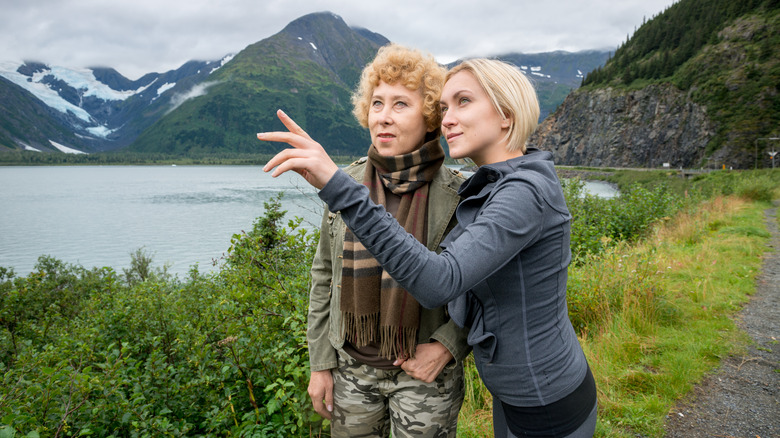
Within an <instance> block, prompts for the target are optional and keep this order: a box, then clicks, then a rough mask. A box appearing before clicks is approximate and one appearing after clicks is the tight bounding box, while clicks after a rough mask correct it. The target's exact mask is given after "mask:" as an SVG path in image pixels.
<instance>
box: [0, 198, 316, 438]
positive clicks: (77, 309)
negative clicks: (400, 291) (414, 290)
mask: <svg viewBox="0 0 780 438" xmlns="http://www.w3.org/2000/svg"><path fill="white" fill-rule="evenodd" d="M265 207H266V214H265V216H263V217H261V218H259V219H258V220H257V221H256V222H255V224H254V227H253V229H252V230H251V231H250V232H248V233H242V234H236V235H234V236H233V238H232V241H231V247H230V249H229V250H228V253H227V256H226V257H225V259H224V261H223V266H221V269H220V270H219V272H218V273H216V274H210V275H208V276H204V275H201V274H199V273H198V272H197V269H196V268H193V270H192V271H191V272H190V274H189V276H188V278H186V279H184V280H180V279H178V278H175V277H171V276H169V275H167V273H166V271H165V268H162V269H161V268H155V267H153V266H151V258H150V257H149V255H148V254H146V253H144V252H142V251H141V250H139V251H137V252H136V253H134V254H133V255H132V257H133V261H134V263H133V264H131V268H130V269H129V270H126V271H125V273H124V274H125V275H124V280H125V281H120V278H119V276H117V274H116V273H115V272H114V271H113V270H111V269H108V268H103V269H96V270H92V271H88V270H85V269H83V268H81V267H79V266H73V265H67V264H64V263H62V262H60V261H58V260H55V259H51V258H46V257H42V258H41V259H40V260H39V263H38V266H37V267H36V270H35V271H34V272H33V273H32V274H30V275H29V276H27V277H24V278H14V275H13V272H11V271H9V270H7V269H6V270H3V271H2V278H0V329H1V331H0V340H1V341H2V342H3V343H2V346H1V347H0V373H2V377H1V380H2V382H0V385H2V388H3V391H2V392H1V393H0V426H2V428H0V434H2V435H9V434H10V435H11V436H14V435H16V436H20V435H23V434H31V436H33V435H35V434H38V435H41V436H72V435H79V436H80V435H92V436H101V437H109V436H193V435H195V436H226V435H229V436H262V437H290V436H311V435H320V434H321V431H322V429H323V428H326V427H327V425H323V421H322V419H321V418H319V417H318V416H316V414H315V413H314V411H313V409H312V407H311V403H310V401H309V400H308V395H307V394H306V387H307V384H308V354H307V349H306V308H307V297H308V288H309V274H308V271H309V266H310V265H311V259H312V257H313V251H314V248H315V247H316V239H317V235H316V233H311V232H308V231H306V230H304V229H303V228H301V227H300V220H299V219H296V220H295V221H289V222H288V223H287V226H286V227H284V226H283V225H282V222H281V221H282V218H283V216H284V213H285V212H283V211H281V210H280V208H281V203H280V201H279V199H278V198H277V199H274V200H272V201H271V202H269V203H267V204H266V205H265Z"/></svg>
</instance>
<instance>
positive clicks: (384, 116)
mask: <svg viewBox="0 0 780 438" xmlns="http://www.w3.org/2000/svg"><path fill="white" fill-rule="evenodd" d="M379 123H381V124H383V125H390V124H392V123H393V117H392V116H391V114H390V111H389V109H388V108H384V109H382V111H381V112H380V113H379Z"/></svg>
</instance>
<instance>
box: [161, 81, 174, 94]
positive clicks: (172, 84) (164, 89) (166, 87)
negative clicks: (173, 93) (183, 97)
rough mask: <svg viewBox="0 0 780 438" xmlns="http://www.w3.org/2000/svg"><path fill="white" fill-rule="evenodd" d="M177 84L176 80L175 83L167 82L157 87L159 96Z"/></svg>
mask: <svg viewBox="0 0 780 438" xmlns="http://www.w3.org/2000/svg"><path fill="white" fill-rule="evenodd" d="M175 85H176V82H174V83H170V82H166V83H164V84H162V85H160V88H158V89H157V95H158V96H159V95H161V94H163V93H165V92H166V91H168V90H170V89H171V88H173V87H174V86H175Z"/></svg>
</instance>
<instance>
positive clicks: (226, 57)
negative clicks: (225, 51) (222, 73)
mask: <svg viewBox="0 0 780 438" xmlns="http://www.w3.org/2000/svg"><path fill="white" fill-rule="evenodd" d="M234 56H236V55H232V54H231V55H227V56H225V57H224V58H222V59H221V60H220V61H219V65H218V66H216V67H214V68H212V69H211V71H210V72H209V74H212V73H214V72H215V71H217V70H219V69H220V67H222V66H223V65H225V64H227V63H228V62H230V60H231V59H233V57H234ZM198 74H200V70H198Z"/></svg>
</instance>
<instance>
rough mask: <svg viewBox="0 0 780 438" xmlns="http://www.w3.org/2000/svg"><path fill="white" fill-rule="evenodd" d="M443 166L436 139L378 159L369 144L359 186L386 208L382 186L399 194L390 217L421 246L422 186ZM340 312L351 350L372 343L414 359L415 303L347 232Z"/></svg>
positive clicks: (424, 193) (383, 354)
mask: <svg viewBox="0 0 780 438" xmlns="http://www.w3.org/2000/svg"><path fill="white" fill-rule="evenodd" d="M443 162H444V150H443V149H442V148H441V145H440V144H439V139H438V138H437V139H436V140H432V141H429V142H427V143H425V144H424V145H423V146H422V147H421V148H420V149H418V150H416V151H414V152H412V153H409V154H405V155H398V156H393V157H384V156H381V155H379V152H377V150H376V148H374V146H373V145H371V147H370V148H369V150H368V162H367V164H366V171H365V174H364V175H363V184H364V185H365V186H367V187H368V189H369V191H370V196H371V200H372V201H374V202H375V203H377V204H382V205H385V206H386V205H387V203H386V200H385V192H384V188H385V187H386V188H387V189H388V190H390V191H391V192H392V193H394V194H396V195H399V196H400V197H401V203H400V205H399V206H398V211H397V212H396V214H395V218H396V220H397V221H398V223H400V224H401V225H402V226H403V227H404V229H405V230H406V231H407V232H409V233H411V234H412V235H413V236H414V237H415V238H416V239H417V240H419V241H420V242H422V243H423V244H426V240H427V232H426V231H427V230H426V229H427V217H428V183H429V182H431V181H432V180H433V177H434V176H435V175H436V172H437V171H438V170H439V167H441V165H442V163H443ZM341 312H342V317H343V321H344V326H343V330H344V334H345V337H346V339H347V341H349V342H350V343H352V344H353V345H354V346H356V347H363V346H366V345H368V344H369V343H370V342H376V343H378V344H379V346H380V348H379V355H380V356H381V357H384V358H386V359H393V358H396V357H400V356H402V355H403V356H405V357H408V358H412V357H414V351H415V349H416V348H417V331H418V329H419V327H420V304H419V303H418V302H417V300H415V299H414V297H412V296H411V295H409V293H407V292H406V290H405V289H403V288H402V287H401V285H399V284H398V283H397V282H396V281H395V280H393V278H392V277H390V275H388V273H387V272H385V270H384V269H382V266H380V265H379V263H377V261H376V259H374V257H373V256H372V255H371V253H369V252H368V250H366V248H365V247H364V246H363V244H362V243H360V241H359V240H357V238H355V235H354V234H352V231H350V230H349V229H347V231H346V233H345V235H344V262H343V270H342V280H341Z"/></svg>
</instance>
